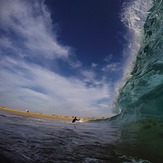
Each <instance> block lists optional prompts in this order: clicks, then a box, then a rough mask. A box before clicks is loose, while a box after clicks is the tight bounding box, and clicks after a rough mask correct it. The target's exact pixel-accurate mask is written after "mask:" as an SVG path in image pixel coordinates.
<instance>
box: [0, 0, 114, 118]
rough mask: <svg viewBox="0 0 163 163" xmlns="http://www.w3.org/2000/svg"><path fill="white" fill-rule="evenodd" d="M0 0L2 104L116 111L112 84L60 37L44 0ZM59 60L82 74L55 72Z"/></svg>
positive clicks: (61, 111)
mask: <svg viewBox="0 0 163 163" xmlns="http://www.w3.org/2000/svg"><path fill="white" fill-rule="evenodd" d="M0 3H1V5H0V34H1V36H2V37H1V38H0V48H1V49H0V57H1V60H0V105H4V106H7V107H11V108H15V109H20V110H25V109H26V108H29V109H31V111H37V112H44V113H52V114H58V115H69V116H71V115H76V116H111V115H112V113H111V108H110V107H111V104H110V98H111V97H110V94H111V90H110V86H109V84H107V83H106V82H105V80H101V81H100V80H97V79H96V73H95V72H93V70H87V69H85V68H82V63H81V62H80V61H78V60H76V59H75V61H74V60H73V59H71V57H74V58H75V56H72V54H71V51H70V49H71V48H70V47H68V46H64V45H61V44H60V43H59V41H58V40H57V34H56V33H55V32H54V29H53V24H52V20H51V17H50V12H49V11H48V9H47V7H46V6H45V5H44V3H43V1H37V0H36V1H30V0H29V1H25V0H14V1H13V0H8V1H6V0H1V1H0ZM58 59H63V60H64V61H65V62H66V61H67V64H68V65H71V68H72V69H74V70H75V71H77V70H78V69H79V68H80V70H79V75H78V76H71V77H69V76H63V75H61V74H59V73H57V72H56V71H54V70H53V69H52V68H51V66H55V64H56V63H58ZM49 61H51V62H49ZM39 63H41V64H39ZM43 64H44V65H47V64H51V65H48V66H43ZM57 65H58V64H57ZM92 66H93V67H96V65H95V64H94V65H92ZM65 70H66V67H65ZM88 82H89V84H88Z"/></svg>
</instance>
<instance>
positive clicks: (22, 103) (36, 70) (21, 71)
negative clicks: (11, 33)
mask: <svg viewBox="0 0 163 163" xmlns="http://www.w3.org/2000/svg"><path fill="white" fill-rule="evenodd" d="M0 67H1V80H0V88H1V89H0V92H1V98H0V103H1V104H3V105H7V106H8V105H9V106H11V107H14V108H16V107H19V108H24V109H25V107H29V108H31V109H32V110H35V111H42V112H50V113H56V114H67V115H72V114H77V115H83V116H87V115H89V116H93V115H94V116H98V115H101V116H102V115H106V113H103V109H105V110H106V106H104V107H102V104H101V103H97V101H99V100H103V99H108V98H109V94H110V92H109V87H108V86H107V85H105V86H104V85H103V87H94V88H93V87H91V88H90V87H89V88H88V87H87V86H86V85H85V83H84V82H82V81H80V80H78V79H75V78H65V77H62V76H60V75H58V74H56V73H54V72H52V71H50V70H48V69H45V68H42V67H40V66H36V65H32V64H26V63H24V62H20V61H15V60H11V59H8V58H6V60H5V62H2V61H1V66H0ZM10 68H11V69H10ZM105 103H106V101H105V102H104V103H103V105H104V104H105ZM106 104H107V103H106ZM99 108H100V110H99ZM108 110H109V107H108ZM97 113H98V114H97ZM109 114H111V112H110V113H109V111H108V115H109Z"/></svg>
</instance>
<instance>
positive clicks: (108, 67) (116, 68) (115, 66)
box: [101, 63, 122, 72]
mask: <svg viewBox="0 0 163 163" xmlns="http://www.w3.org/2000/svg"><path fill="white" fill-rule="evenodd" d="M121 69H122V67H121V65H120V63H110V64H107V65H106V66H105V67H103V68H102V69H101V70H102V71H104V72H116V71H119V70H121Z"/></svg>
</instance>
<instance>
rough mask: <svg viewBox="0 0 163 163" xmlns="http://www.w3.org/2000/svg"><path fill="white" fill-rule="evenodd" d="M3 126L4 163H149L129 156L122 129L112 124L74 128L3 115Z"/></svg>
mask: <svg viewBox="0 0 163 163" xmlns="http://www.w3.org/2000/svg"><path fill="white" fill-rule="evenodd" d="M0 124H1V125H0V162H1V163H18V162H21V163H45V162H47V163H53V162H54V163H55V162H58V163H60V162H66V163H71V162H79V163H80V162H81V163H94V162H97V163H109V162H110V163H114V162H115V163H118V162H149V160H143V159H142V158H141V157H138V155H137V156H134V155H132V154H130V153H128V154H127V153H126V151H125V150H128V147H127V148H126V146H125V143H122V141H121V137H122V132H121V129H120V128H119V127H117V126H116V125H114V124H112V123H111V122H109V123H108V121H101V122H100V121H98V122H83V123H80V122H78V123H75V124H72V123H71V122H66V121H59V120H54V119H39V118H32V117H23V116H18V115H14V114H11V113H7V112H3V111H0ZM133 138H134V136H133ZM123 139H124V140H125V138H124V135H123ZM122 144H123V145H122Z"/></svg>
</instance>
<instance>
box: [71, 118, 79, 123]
mask: <svg viewBox="0 0 163 163" xmlns="http://www.w3.org/2000/svg"><path fill="white" fill-rule="evenodd" d="M79 120H80V119H77V118H76V117H75V118H74V119H73V120H72V123H75V122H76V121H79Z"/></svg>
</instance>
